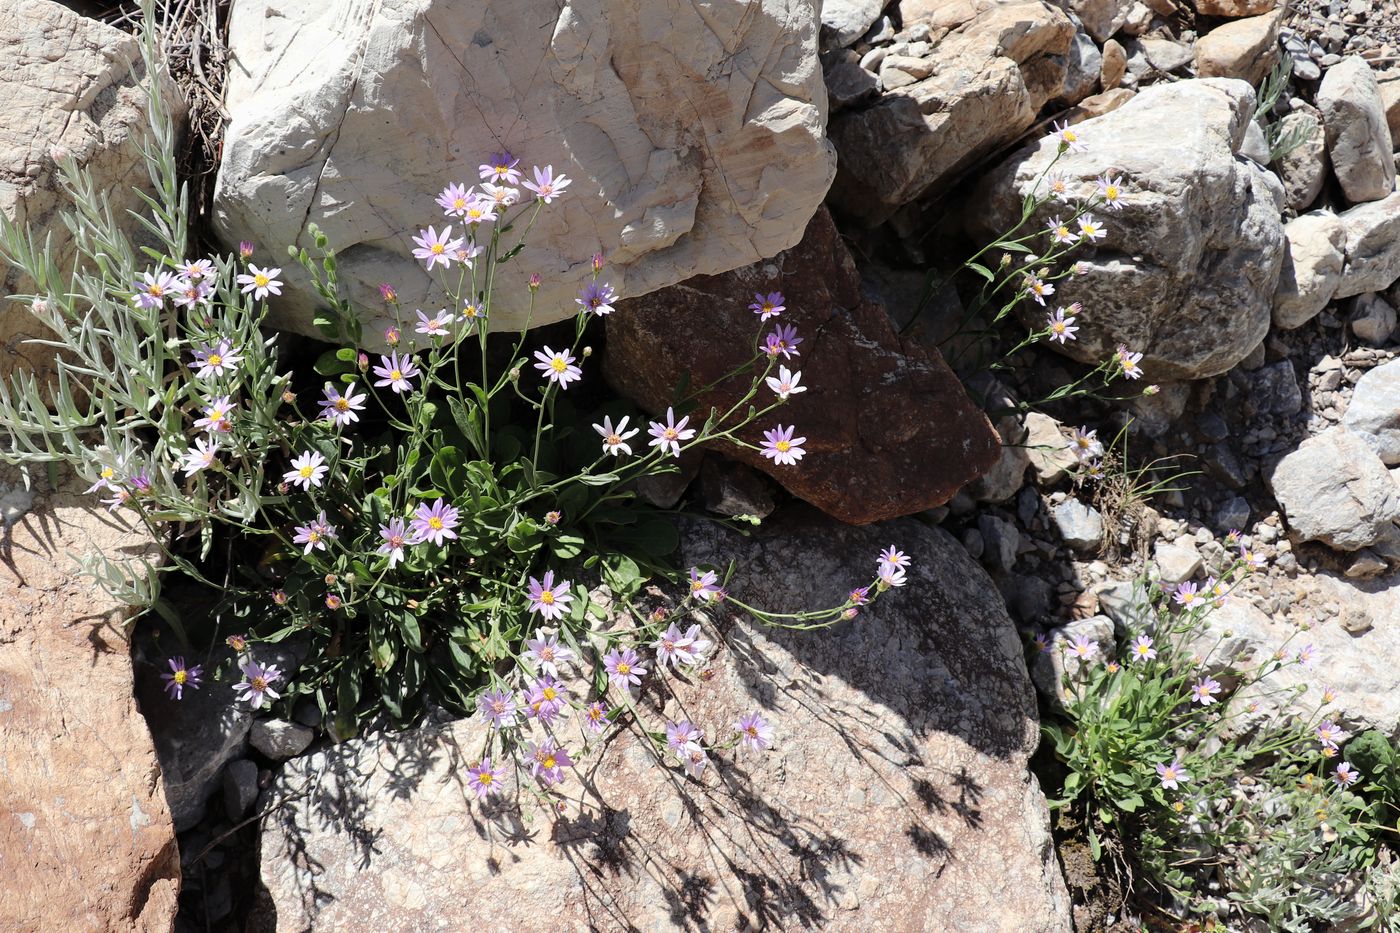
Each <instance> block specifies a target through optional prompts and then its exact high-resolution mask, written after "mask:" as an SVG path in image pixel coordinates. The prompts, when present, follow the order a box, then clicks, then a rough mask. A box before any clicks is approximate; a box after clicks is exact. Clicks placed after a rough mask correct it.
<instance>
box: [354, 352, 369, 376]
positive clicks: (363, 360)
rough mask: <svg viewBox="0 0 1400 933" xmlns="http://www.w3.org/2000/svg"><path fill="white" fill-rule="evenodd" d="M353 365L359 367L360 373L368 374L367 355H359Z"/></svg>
mask: <svg viewBox="0 0 1400 933" xmlns="http://www.w3.org/2000/svg"><path fill="white" fill-rule="evenodd" d="M355 363H356V365H358V366H359V367H360V372H362V373H367V372H369V354H367V353H361V354H360V355H359V357H358V358H356V360H355Z"/></svg>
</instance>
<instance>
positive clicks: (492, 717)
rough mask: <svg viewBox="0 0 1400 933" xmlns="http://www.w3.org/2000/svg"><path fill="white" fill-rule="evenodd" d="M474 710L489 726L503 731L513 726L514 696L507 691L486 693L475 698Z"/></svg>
mask: <svg viewBox="0 0 1400 933" xmlns="http://www.w3.org/2000/svg"><path fill="white" fill-rule="evenodd" d="M476 708H477V710H478V711H479V712H480V713H481V715H482V716H483V717H484V718H485V719H486V721H487V722H489V723H490V724H491V725H493V726H495V727H496V728H497V729H504V728H507V727H509V726H513V725H515V714H516V705H515V694H513V693H511V692H510V691H509V690H497V691H495V692H491V691H487V692H486V693H483V694H481V695H480V696H478V697H477V698H476Z"/></svg>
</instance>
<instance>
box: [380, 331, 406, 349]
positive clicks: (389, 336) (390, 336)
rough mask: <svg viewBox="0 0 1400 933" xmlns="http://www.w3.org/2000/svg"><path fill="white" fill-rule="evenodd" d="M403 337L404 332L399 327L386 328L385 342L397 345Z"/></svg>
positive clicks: (393, 345) (392, 345)
mask: <svg viewBox="0 0 1400 933" xmlns="http://www.w3.org/2000/svg"><path fill="white" fill-rule="evenodd" d="M402 339H403V333H402V332H401V331H400V330H399V329H398V328H397V327H392V326H391V327H386V328H384V342H385V343H387V344H388V345H389V346H391V347H397V346H398V345H399V341H400V340H402Z"/></svg>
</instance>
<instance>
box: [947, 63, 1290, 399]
mask: <svg viewBox="0 0 1400 933" xmlns="http://www.w3.org/2000/svg"><path fill="white" fill-rule="evenodd" d="M1253 112H1254V91H1253V89H1251V88H1250V87H1249V86H1248V85H1247V84H1245V83H1244V82H1242V81H1232V80H1225V79H1219V78H1213V79H1205V80H1194V81H1178V82H1174V83H1169V84H1157V85H1153V86H1151V87H1148V88H1146V89H1145V90H1143V91H1142V92H1141V93H1139V94H1138V95H1137V96H1136V97H1134V98H1133V99H1132V100H1130V101H1128V102H1127V103H1126V104H1124V105H1123V106H1122V107H1120V108H1119V109H1117V110H1114V111H1113V112H1111V113H1109V114H1106V115H1104V116H1101V117H1096V118H1094V119H1092V120H1086V121H1084V122H1083V123H1081V124H1079V126H1078V127H1077V130H1078V134H1079V139H1080V140H1081V141H1082V143H1083V144H1084V145H1085V146H1086V147H1087V148H1086V150H1085V151H1083V152H1067V153H1065V154H1064V155H1062V156H1059V159H1058V161H1057V162H1056V163H1055V171H1057V172H1063V173H1064V175H1065V176H1066V177H1067V179H1068V180H1069V183H1070V194H1071V195H1074V196H1076V197H1088V196H1090V195H1091V194H1093V193H1094V192H1095V191H1096V190H1097V188H1096V185H1095V181H1094V180H1095V179H1096V178H1098V177H1100V176H1101V175H1103V174H1104V173H1105V172H1111V173H1112V174H1114V175H1115V176H1119V177H1121V178H1122V179H1123V182H1124V184H1125V186H1126V187H1127V189H1128V191H1129V193H1128V194H1127V195H1126V196H1125V197H1124V199H1123V207H1122V209H1121V210H1118V211H1102V212H1100V213H1101V216H1100V218H1099V219H1100V220H1102V221H1103V223H1104V225H1105V227H1106V230H1107V236H1106V237H1105V238H1104V239H1102V240H1100V241H1099V242H1098V243H1097V244H1096V245H1095V247H1094V248H1092V249H1085V250H1082V251H1079V252H1076V253H1075V254H1074V256H1075V258H1076V259H1079V260H1080V261H1081V262H1082V263H1083V264H1084V269H1085V274H1083V275H1078V276H1073V277H1070V278H1066V279H1062V280H1061V281H1060V282H1058V283H1057V286H1056V287H1057V289H1058V291H1057V292H1056V294H1055V296H1054V297H1055V303H1056V304H1063V305H1068V304H1070V303H1071V302H1074V301H1080V302H1082V303H1083V305H1084V313H1083V315H1081V316H1080V319H1079V322H1078V323H1079V324H1080V326H1081V328H1082V329H1081V330H1080V331H1079V333H1078V335H1077V337H1078V339H1077V340H1075V341H1072V342H1070V343H1068V344H1065V345H1063V346H1061V345H1060V344H1051V347H1052V348H1053V349H1054V350H1056V351H1058V352H1061V353H1065V354H1067V355H1069V356H1072V357H1074V358H1075V359H1079V360H1083V361H1085V362H1098V361H1101V360H1103V359H1105V358H1107V357H1108V356H1109V355H1110V354H1112V353H1113V352H1114V351H1115V350H1117V348H1118V347H1119V346H1120V345H1127V346H1128V347H1130V348H1131V349H1132V350H1134V351H1139V352H1142V353H1143V354H1144V357H1143V359H1142V361H1141V362H1142V368H1143V370H1144V372H1145V375H1146V381H1148V382H1168V381H1177V380H1187V379H1198V378H1204V377H1208V376H1214V375H1218V374H1220V373H1222V372H1225V371H1226V370H1228V369H1230V368H1231V367H1232V366H1234V365H1235V364H1236V363H1238V362H1239V361H1240V360H1242V359H1243V358H1244V357H1245V356H1247V355H1248V354H1249V352H1250V351H1251V350H1253V349H1254V348H1255V347H1256V346H1258V345H1259V342H1260V341H1261V340H1263V339H1264V335H1265V333H1267V331H1268V329H1269V320H1270V310H1271V304H1272V301H1271V299H1272V296H1273V293H1274V287H1275V285H1276V284H1277V281H1278V273H1279V266H1280V263H1281V262H1282V258H1283V225H1282V222H1281V219H1280V211H1281V209H1282V207H1283V189H1282V186H1281V185H1280V184H1279V182H1278V179H1277V178H1276V177H1275V176H1274V175H1273V173H1271V172H1268V171H1266V170H1264V169H1262V168H1260V167H1259V166H1257V165H1255V164H1253V163H1252V162H1250V161H1249V160H1247V159H1241V158H1238V157H1237V153H1238V152H1239V149H1240V146H1241V144H1242V142H1243V140H1244V134H1245V130H1246V128H1247V126H1248V124H1249V121H1250V119H1251V117H1252V115H1253ZM1164 126H1169V127H1171V128H1172V145H1170V146H1163V145H1162V127H1164ZM1058 145H1059V144H1058V141H1057V140H1056V139H1055V138H1053V137H1046V138H1043V139H1041V140H1040V141H1038V142H1036V143H1034V144H1032V145H1030V146H1027V147H1026V148H1024V149H1022V150H1020V151H1019V152H1016V153H1014V154H1013V155H1011V156H1010V157H1009V158H1008V159H1007V160H1006V161H1005V162H1004V163H1002V165H1001V166H999V167H998V168H996V169H995V170H993V171H992V172H991V173H990V174H989V175H988V176H987V177H986V178H985V179H984V180H983V182H982V184H981V187H980V188H979V190H978V191H977V193H976V194H975V195H974V196H973V198H972V202H971V203H972V204H974V205H976V209H975V210H974V211H972V212H970V213H969V217H968V221H969V225H970V227H971V228H972V230H973V232H974V233H975V234H976V235H977V236H979V237H983V238H987V239H990V238H991V237H993V236H996V235H998V234H1000V233H1001V232H1002V231H1005V230H1008V229H1010V228H1011V226H1012V225H1013V224H1015V223H1016V222H1017V221H1018V220H1019V219H1020V217H1021V209H1022V207H1021V205H1022V199H1023V197H1025V196H1026V195H1027V194H1028V193H1030V191H1031V190H1032V187H1033V186H1034V185H1035V184H1036V183H1037V179H1039V178H1041V176H1042V174H1043V173H1044V171H1045V169H1046V167H1047V166H1048V164H1049V163H1050V161H1051V160H1053V159H1055V158H1056V152H1057V150H1058ZM1041 194H1042V196H1043V195H1044V194H1045V192H1044V191H1043V190H1042V191H1041ZM1064 214H1065V210H1064V206H1063V205H1061V204H1058V203H1056V202H1051V203H1047V204H1045V205H1043V206H1042V207H1041V208H1040V209H1039V210H1038V211H1037V213H1036V214H1035V216H1034V217H1033V218H1032V220H1031V221H1030V224H1031V226H1030V228H1028V229H1040V230H1043V229H1045V225H1046V223H1047V222H1048V221H1049V220H1050V219H1051V218H1052V217H1054V216H1056V215H1059V216H1064ZM1023 311H1024V312H1025V313H1026V321H1027V323H1030V324H1033V325H1034V326H1036V327H1040V326H1043V324H1044V320H1045V312H1044V310H1043V309H1041V308H1040V306H1039V305H1035V304H1031V303H1030V302H1026V303H1025V307H1024V308H1023ZM1190 334H1210V339H1209V340H1193V339H1190V337H1189V335H1190Z"/></svg>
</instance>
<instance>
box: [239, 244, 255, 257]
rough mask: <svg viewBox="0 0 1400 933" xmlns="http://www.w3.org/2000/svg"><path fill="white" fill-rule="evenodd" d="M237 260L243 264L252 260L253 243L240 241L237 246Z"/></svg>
mask: <svg viewBox="0 0 1400 933" xmlns="http://www.w3.org/2000/svg"><path fill="white" fill-rule="evenodd" d="M238 258H239V259H242V260H244V261H245V262H246V261H247V260H249V259H252V258H253V241H252V240H242V241H240V242H239V244H238Z"/></svg>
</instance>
